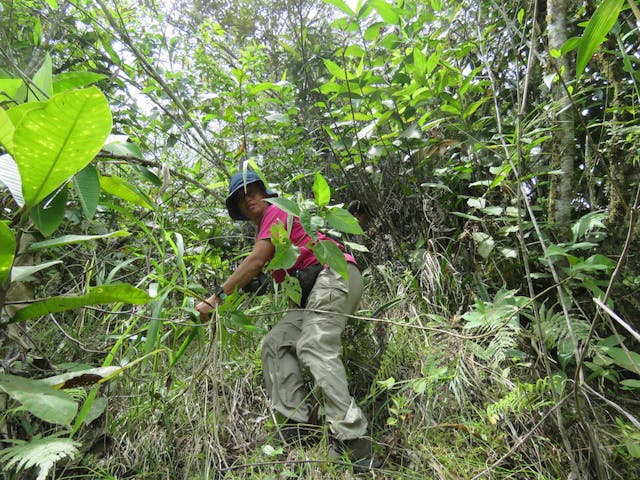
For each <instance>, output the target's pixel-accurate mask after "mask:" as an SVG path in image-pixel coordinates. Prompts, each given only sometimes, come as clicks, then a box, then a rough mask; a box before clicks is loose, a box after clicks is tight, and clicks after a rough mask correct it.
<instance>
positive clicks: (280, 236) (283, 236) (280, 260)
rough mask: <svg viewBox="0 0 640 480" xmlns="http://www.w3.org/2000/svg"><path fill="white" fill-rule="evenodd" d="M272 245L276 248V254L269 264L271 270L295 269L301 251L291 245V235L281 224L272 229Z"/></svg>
mask: <svg viewBox="0 0 640 480" xmlns="http://www.w3.org/2000/svg"><path fill="white" fill-rule="evenodd" d="M271 243H273V245H274V246H275V249H276V251H275V253H274V254H273V258H272V259H271V261H270V262H269V269H270V270H279V269H287V268H291V267H293V265H294V263H296V260H297V259H298V255H299V254H300V251H299V249H298V247H296V246H295V245H293V244H292V243H291V239H290V238H289V233H288V232H287V230H286V229H285V228H284V226H283V225H282V224H280V223H278V224H276V225H273V226H272V227H271Z"/></svg>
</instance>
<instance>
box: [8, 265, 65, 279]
mask: <svg viewBox="0 0 640 480" xmlns="http://www.w3.org/2000/svg"><path fill="white" fill-rule="evenodd" d="M59 263H62V261H61V260H53V261H51V262H45V263H41V264H39V265H23V266H18V267H13V269H12V270H11V281H12V282H25V281H29V280H32V279H33V277H32V275H33V274H34V273H37V272H39V271H40V270H45V269H47V268H49V267H52V266H53V265H57V264H59Z"/></svg>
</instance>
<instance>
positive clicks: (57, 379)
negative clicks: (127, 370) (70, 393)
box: [41, 366, 124, 390]
mask: <svg viewBox="0 0 640 480" xmlns="http://www.w3.org/2000/svg"><path fill="white" fill-rule="evenodd" d="M123 370H124V367H115V366H110V367H96V368H87V369H84V370H76V371H73V372H66V373H61V374H60V375H55V376H53V377H47V378H43V379H42V380H41V381H42V382H43V383H46V384H47V385H50V386H52V387H54V388H56V389H58V390H59V389H65V388H76V387H81V386H87V385H94V384H96V383H103V382H105V381H107V380H109V379H111V378H113V377H115V376H116V375H118V374H119V373H120V372H122V371H123Z"/></svg>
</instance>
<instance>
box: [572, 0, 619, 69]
mask: <svg viewBox="0 0 640 480" xmlns="http://www.w3.org/2000/svg"><path fill="white" fill-rule="evenodd" d="M623 4H624V0H603V1H602V3H601V4H600V5H599V6H598V8H596V11H595V12H594V13H593V16H592V17H591V20H589V23H588V24H587V27H586V28H585V29H584V33H583V34H582V39H581V40H580V45H579V46H578V58H577V60H576V78H580V75H582V72H584V69H585V68H586V66H587V64H588V63H589V60H591V57H593V54H594V53H595V52H596V50H597V49H598V47H599V46H600V44H601V43H602V42H603V41H604V39H605V38H606V37H607V34H608V33H609V31H610V30H611V28H612V27H613V25H614V24H615V23H616V20H617V19H618V15H619V14H620V9H621V8H622V5H623Z"/></svg>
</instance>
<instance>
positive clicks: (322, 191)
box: [313, 172, 331, 207]
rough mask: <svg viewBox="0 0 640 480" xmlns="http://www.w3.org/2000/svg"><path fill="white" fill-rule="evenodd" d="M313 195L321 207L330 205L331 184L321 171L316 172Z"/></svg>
mask: <svg viewBox="0 0 640 480" xmlns="http://www.w3.org/2000/svg"><path fill="white" fill-rule="evenodd" d="M313 196H314V198H315V201H316V205H318V206H319V207H324V206H326V205H329V201H330V200H331V189H330V188H329V184H328V183H327V181H326V180H325V179H324V177H323V176H322V175H320V173H319V172H316V175H315V178H314V179H313Z"/></svg>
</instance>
